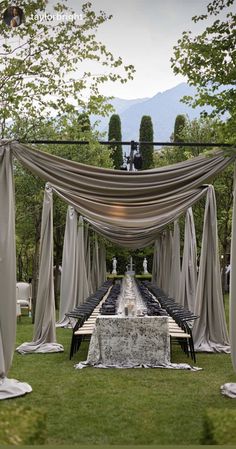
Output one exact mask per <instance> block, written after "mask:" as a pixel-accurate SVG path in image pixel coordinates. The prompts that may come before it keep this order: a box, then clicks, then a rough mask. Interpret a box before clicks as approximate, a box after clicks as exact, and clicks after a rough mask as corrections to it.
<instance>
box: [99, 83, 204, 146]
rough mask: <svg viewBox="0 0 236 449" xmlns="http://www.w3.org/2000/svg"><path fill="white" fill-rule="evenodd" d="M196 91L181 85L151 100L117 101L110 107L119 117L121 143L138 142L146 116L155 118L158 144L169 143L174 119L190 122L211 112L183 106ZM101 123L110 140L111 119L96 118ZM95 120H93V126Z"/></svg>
mask: <svg viewBox="0 0 236 449" xmlns="http://www.w3.org/2000/svg"><path fill="white" fill-rule="evenodd" d="M195 94H196V89H195V88H194V87H192V86H189V85H188V84H187V83H181V84H178V85H177V86H175V87H173V88H171V89H168V90H166V91H164V92H158V93H157V94H156V95H154V96H153V97H151V98H141V99H133V100H125V99H121V98H114V99H113V100H112V101H111V104H112V105H113V106H114V108H115V111H116V112H115V113H117V114H119V115H120V119H121V126H122V140H139V126H140V121H141V118H142V116H143V115H150V116H151V117H152V122H153V128H154V140H155V141H159V142H160V141H169V140H170V136H171V134H172V132H173V129H174V123H175V118H176V116H177V115H178V114H186V115H188V117H189V118H190V120H192V119H194V118H197V117H199V116H200V112H201V111H203V109H204V110H207V111H208V112H209V111H210V110H211V109H210V108H209V107H205V108H201V107H197V108H195V109H193V108H191V107H189V106H188V105H186V104H184V103H182V102H181V101H180V100H181V98H182V97H184V96H185V95H190V96H194V95H195ZM98 118H99V119H100V120H101V122H100V124H99V125H98V128H97V129H98V130H99V131H101V132H106V135H105V139H107V132H108V123H109V119H110V117H105V118H104V117H96V119H98ZM94 121H95V117H93V118H92V122H94Z"/></svg>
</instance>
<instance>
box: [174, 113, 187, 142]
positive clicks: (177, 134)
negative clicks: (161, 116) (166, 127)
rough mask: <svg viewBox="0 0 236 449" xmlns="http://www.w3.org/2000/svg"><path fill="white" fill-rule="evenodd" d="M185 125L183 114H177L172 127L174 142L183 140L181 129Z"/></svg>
mask: <svg viewBox="0 0 236 449" xmlns="http://www.w3.org/2000/svg"><path fill="white" fill-rule="evenodd" d="M185 125H186V117H185V115H182V114H179V115H177V117H176V119H175V127H174V142H183V138H182V137H181V132H182V131H183V129H184V127H185Z"/></svg>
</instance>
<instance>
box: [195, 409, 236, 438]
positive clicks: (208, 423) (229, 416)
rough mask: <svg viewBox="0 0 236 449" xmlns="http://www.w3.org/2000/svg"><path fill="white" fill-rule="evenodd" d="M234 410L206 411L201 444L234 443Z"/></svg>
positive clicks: (235, 423)
mask: <svg viewBox="0 0 236 449" xmlns="http://www.w3.org/2000/svg"><path fill="white" fill-rule="evenodd" d="M235 429H236V410H229V409H227V408H225V409H223V410H217V409H214V408H210V409H208V410H207V411H206V415H205V418H204V428H203V437H202V444H215V445H226V444H234V445H235V444H236V431H235Z"/></svg>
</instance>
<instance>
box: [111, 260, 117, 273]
mask: <svg viewBox="0 0 236 449" xmlns="http://www.w3.org/2000/svg"><path fill="white" fill-rule="evenodd" d="M116 267H117V260H116V257H113V259H112V274H117V271H116Z"/></svg>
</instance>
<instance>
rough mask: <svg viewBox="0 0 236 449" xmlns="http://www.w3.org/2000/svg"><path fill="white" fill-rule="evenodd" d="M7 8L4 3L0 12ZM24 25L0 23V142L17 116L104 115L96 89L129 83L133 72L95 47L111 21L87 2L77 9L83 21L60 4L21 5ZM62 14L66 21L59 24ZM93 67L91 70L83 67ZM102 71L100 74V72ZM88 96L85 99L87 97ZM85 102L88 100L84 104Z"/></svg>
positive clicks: (26, 0) (34, 0) (28, 1)
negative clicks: (81, 111)
mask: <svg viewBox="0 0 236 449" xmlns="http://www.w3.org/2000/svg"><path fill="white" fill-rule="evenodd" d="M8 6H9V2H8V1H7V0H4V1H2V2H1V5H0V13H3V12H4V11H5V10H6V8H7V7H8ZM20 6H21V8H22V9H23V11H24V15H25V21H24V23H22V24H21V25H20V26H18V27H15V28H12V27H8V26H7V25H6V24H5V23H4V21H1V23H0V38H1V40H0V68H1V71H0V103H1V108H0V125H1V134H2V137H5V127H6V123H7V121H8V120H9V119H11V120H13V121H15V120H16V119H17V118H18V116H20V117H21V118H22V119H23V118H26V117H31V118H35V119H36V118H37V117H39V116H42V115H43V116H44V117H46V116H48V115H50V114H51V113H52V112H53V111H54V112H56V114H59V113H61V114H68V113H70V112H73V111H76V110H78V109H79V108H82V109H84V110H86V111H87V112H88V113H89V114H90V113H95V114H96V113H97V114H99V115H104V114H105V113H107V111H109V110H110V106H109V105H108V106H106V104H105V103H104V101H105V97H104V96H103V95H101V94H100V92H99V87H100V85H101V84H103V83H105V82H106V81H120V82H126V81H127V80H128V79H132V76H133V72H134V68H133V66H131V65H127V66H124V65H123V62H122V59H121V58H120V57H118V58H115V57H114V56H113V55H112V53H111V52H110V51H109V50H108V49H107V48H106V46H105V45H104V44H103V43H101V42H99V41H98V40H97V38H96V33H97V31H98V30H99V28H100V27H101V26H102V25H103V24H104V23H105V22H106V21H107V20H111V18H112V16H108V15H107V14H106V13H105V12H103V11H100V12H99V13H96V12H95V11H93V9H92V4H91V3H90V2H87V3H84V4H83V5H82V8H81V14H82V16H83V19H82V20H81V19H78V18H76V13H75V12H74V11H73V10H72V9H71V8H70V7H69V6H68V5H67V4H66V2H63V1H59V2H58V3H54V4H52V5H51V6H50V14H51V16H52V17H53V16H54V19H53V20H47V18H45V19H44V17H45V16H47V14H48V9H47V5H46V2H45V0H22V1H21V3H20ZM61 15H64V16H67V19H68V20H64V19H60V17H61ZM86 62H89V63H91V62H92V64H93V67H94V69H93V71H88V70H86V65H85V63H86ZM101 69H102V72H103V73H102V74H99V72H100V71H101ZM88 95H89V96H88ZM87 98H88V99H87Z"/></svg>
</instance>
